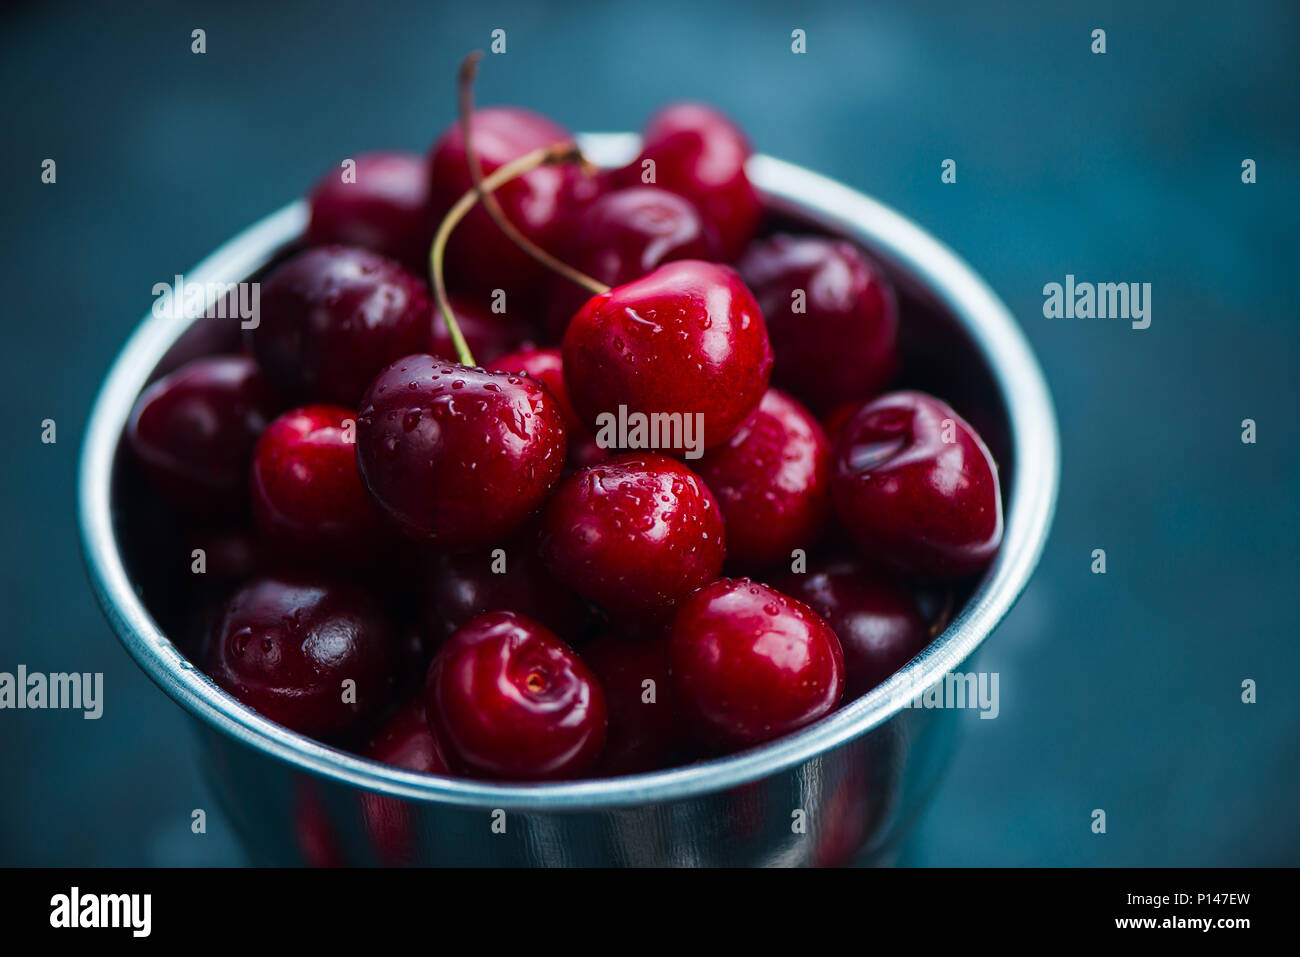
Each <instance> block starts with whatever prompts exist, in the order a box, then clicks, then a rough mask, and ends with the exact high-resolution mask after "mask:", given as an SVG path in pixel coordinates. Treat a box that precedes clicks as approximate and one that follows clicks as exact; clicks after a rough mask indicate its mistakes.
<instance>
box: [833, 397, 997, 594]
mask: <svg viewBox="0 0 1300 957" xmlns="http://www.w3.org/2000/svg"><path fill="white" fill-rule="evenodd" d="M831 497H832V501H833V502H834V505H835V511H836V513H837V514H838V515H839V517H840V520H841V521H842V522H843V523H844V525H845V527H846V528H847V529H848V531H849V532H850V534H851V535H852V536H853V538H854V540H855V541H856V542H857V544H858V546H859V548H861V549H862V552H863V554H864V555H866V556H867V557H868V558H869V559H871V560H872V561H876V562H880V563H883V564H886V565H889V566H892V567H893V568H896V569H898V570H900V571H903V572H905V573H907V574H911V575H917V576H921V577H926V578H940V579H949V578H960V577H963V576H965V575H969V574H971V573H973V572H976V571H978V570H979V569H981V568H983V567H984V565H986V564H987V563H988V562H989V560H990V559H991V558H992V557H993V555H994V554H995V553H996V552H997V549H998V545H999V544H1000V543H1001V541H1002V496H1001V493H1000V491H999V488H998V471H997V466H996V465H995V464H994V462H993V457H992V456H991V455H990V454H989V450H988V448H987V447H986V446H985V445H984V442H983V440H982V439H981V438H980V437H979V435H977V434H976V432H975V430H974V429H972V428H971V427H970V426H969V425H968V424H967V423H966V422H965V420H964V419H962V418H961V417H960V416H958V415H957V413H956V412H954V411H953V410H952V409H951V408H950V407H949V406H948V405H946V404H945V403H943V402H941V401H939V400H938V399H936V398H934V397H933V396H929V395H925V394H923V393H920V392H891V393H888V394H886V395H882V396H880V397H879V398H878V399H875V400H873V401H871V402H868V403H867V404H866V405H864V406H863V407H862V408H860V409H859V410H858V411H857V412H856V413H855V414H854V416H853V418H852V419H850V420H849V421H848V422H846V423H845V424H844V426H843V429H842V431H841V433H840V438H839V441H838V442H837V443H836V447H835V454H834V459H833V464H832V467H831Z"/></svg>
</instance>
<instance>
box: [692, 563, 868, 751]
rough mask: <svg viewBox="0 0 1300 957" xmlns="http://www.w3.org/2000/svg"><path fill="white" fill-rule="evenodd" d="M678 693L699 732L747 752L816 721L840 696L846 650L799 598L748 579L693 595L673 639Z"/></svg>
mask: <svg viewBox="0 0 1300 957" xmlns="http://www.w3.org/2000/svg"><path fill="white" fill-rule="evenodd" d="M669 660H670V662H671V665H672V674H673V689H674V694H675V696H676V697H675V699H674V700H676V701H677V703H678V705H679V706H680V707H681V708H682V711H683V714H684V715H685V717H686V718H687V719H688V721H689V722H690V723H691V726H692V727H693V729H694V732H695V734H696V735H698V736H699V738H700V739H701V740H703V741H705V742H708V743H711V744H713V745H714V746H716V747H720V748H724V749H726V748H745V747H749V746H751V745H755V744H761V743H762V742H764V741H770V740H772V739H773V738H778V737H780V736H781V735H784V734H788V733H789V732H791V731H794V730H796V729H798V728H801V727H803V726H804V725H807V724H811V723H812V722H813V721H816V720H817V719H818V718H821V717H823V716H825V715H827V714H830V712H832V711H834V710H835V706H836V705H837V704H838V703H839V700H840V697H841V696H842V695H843V693H844V653H843V652H842V651H841V649H840V643H839V640H838V639H837V638H836V637H835V632H833V631H832V630H831V628H830V626H829V625H827V624H826V622H824V621H822V620H821V619H820V618H819V617H817V614H816V613H815V612H814V611H813V610H812V609H811V608H809V607H808V606H807V605H805V604H804V603H803V602H800V601H796V600H795V599H793V598H790V597H789V596H787V595H783V594H782V593H781V592H779V591H777V590H776V589H774V588H769V587H768V586H766V585H760V584H758V583H757V582H754V581H751V580H750V579H748V578H739V579H733V578H720V579H718V580H717V581H715V582H713V583H711V584H709V585H706V586H705V587H704V588H701V589H700V590H699V591H697V592H696V593H695V594H694V595H692V596H691V597H690V598H689V599H687V600H686V601H685V602H684V603H683V604H682V606H681V608H680V609H678V611H677V616H676V618H674V619H673V631H672V639H671V642H670V645H669Z"/></svg>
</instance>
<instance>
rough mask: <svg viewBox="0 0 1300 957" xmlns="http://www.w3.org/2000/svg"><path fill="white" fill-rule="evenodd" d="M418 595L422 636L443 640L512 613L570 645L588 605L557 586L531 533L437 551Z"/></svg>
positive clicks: (583, 626) (584, 620)
mask: <svg viewBox="0 0 1300 957" xmlns="http://www.w3.org/2000/svg"><path fill="white" fill-rule="evenodd" d="M418 590H419V593H420V596H421V599H422V601H423V603H424V620H425V632H426V633H427V634H429V635H431V636H434V637H436V638H439V639H441V638H444V637H446V636H447V635H450V634H451V633H452V632H453V631H455V630H456V629H457V628H459V627H461V626H462V625H464V624H465V623H466V622H468V621H470V620H471V619H474V618H477V617H478V616H479V615H483V614H486V613H487V612H490V611H515V612H519V613H520V614H521V615H527V616H528V617H529V618H532V619H534V620H536V621H539V622H541V623H542V624H543V625H545V626H546V627H547V628H549V629H551V630H552V631H553V632H555V633H556V634H557V635H559V636H560V637H561V638H563V639H564V640H565V641H567V642H569V643H570V644H574V643H576V642H577V641H579V640H580V639H581V638H582V637H583V633H584V632H585V631H586V628H587V619H588V613H587V607H586V605H584V604H583V602H582V600H581V599H580V598H579V597H578V596H577V595H576V594H574V592H573V591H572V590H571V589H569V588H567V587H566V586H564V585H561V584H560V583H559V582H558V581H556V580H555V578H554V577H553V576H552V575H551V573H550V572H549V571H548V570H547V569H546V566H545V565H544V564H543V563H542V560H541V558H540V557H539V556H538V554H537V543H536V536H535V535H528V534H523V535H518V536H515V538H513V539H511V541H509V542H507V543H505V544H503V545H500V546H497V547H495V548H488V547H486V546H483V547H480V548H477V549H472V550H467V551H460V552H440V553H438V554H437V555H434V556H432V557H431V558H430V559H429V561H428V563H427V566H426V568H425V571H424V578H423V581H422V582H421V583H420V585H419V588H418Z"/></svg>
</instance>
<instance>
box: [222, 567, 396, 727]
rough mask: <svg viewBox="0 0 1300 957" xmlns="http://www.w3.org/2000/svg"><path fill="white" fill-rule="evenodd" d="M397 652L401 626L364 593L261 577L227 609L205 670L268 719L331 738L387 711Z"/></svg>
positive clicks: (343, 585) (331, 585)
mask: <svg viewBox="0 0 1300 957" xmlns="http://www.w3.org/2000/svg"><path fill="white" fill-rule="evenodd" d="M397 656H398V634H397V630H396V628H395V627H394V625H393V623H392V621H391V620H390V619H389V618H388V615H387V613H386V612H385V611H384V609H383V608H382V607H381V606H380V605H379V603H378V602H376V601H375V599H373V598H372V597H370V595H369V594H368V593H367V592H366V591H365V590H364V589H361V588H358V587H356V586H354V585H351V584H346V583H327V582H324V581H315V580H310V579H286V578H262V579H258V580H257V581H254V582H251V583H249V584H248V585H246V586H244V587H243V588H241V589H240V590H239V591H238V592H236V593H235V595H234V596H233V597H232V598H231V599H230V601H229V602H228V603H227V604H226V608H225V611H224V613H223V614H222V616H221V619H220V621H219V622H218V624H217V626H216V630H215V632H214V634H213V640H212V642H211V644H210V647H209V652H208V667H207V672H208V674H209V675H211V677H212V679H213V680H214V681H215V682H216V683H217V684H219V685H220V686H221V687H222V688H224V689H225V690H226V691H228V692H229V693H230V694H232V695H234V696H235V697H236V698H238V699H239V700H240V701H242V702H244V704H246V705H249V706H250V707H252V708H254V709H255V710H257V711H258V712H259V713H260V714H262V715H263V716H264V717H267V718H270V719H271V720H272V721H277V722H279V723H280V724H282V725H284V726H285V727H286V728H289V729H290V730H293V731H299V732H302V733H303V734H310V735H329V734H334V733H337V732H339V731H342V730H344V729H346V728H349V727H351V726H354V725H355V724H356V723H357V722H358V721H359V720H361V719H364V718H365V717H367V716H368V715H371V714H374V713H375V712H376V711H379V710H380V709H382V708H383V707H384V705H385V704H386V703H387V702H388V696H389V695H390V694H391V692H392V687H393V679H394V674H393V672H394V669H395V666H396V662H397ZM346 680H351V681H353V682H355V704H352V703H349V702H348V701H345V697H347V696H346V695H345V689H344V686H343V682H344V681H346Z"/></svg>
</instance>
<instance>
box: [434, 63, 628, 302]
mask: <svg viewBox="0 0 1300 957" xmlns="http://www.w3.org/2000/svg"><path fill="white" fill-rule="evenodd" d="M482 59H483V51H482V50H475V51H473V52H472V53H470V54H469V55H468V56H467V57H465V59H464V61H463V62H462V63H461V65H460V84H459V86H460V130H461V138H462V139H463V140H464V141H465V162H466V164H467V165H468V166H469V175H470V176H471V177H472V178H473V180H474V188H475V189H477V190H479V191H480V193H481V195H482V197H483V207H484V209H486V210H487V214H488V215H489V216H491V217H492V222H494V223H496V225H497V228H498V229H500V230H501V232H503V233H505V234H506V237H507V238H509V239H510V241H511V242H513V243H514V244H515V245H516V246H518V247H519V248H520V249H522V250H523V251H524V252H526V253H527V254H528V255H529V256H532V257H533V259H535V260H536V261H537V262H539V263H541V264H542V265H543V266H545V267H546V268H547V269H550V270H551V271H552V272H555V273H557V274H559V275H561V276H563V277H564V278H565V279H568V280H569V281H570V282H574V283H577V284H578V285H579V286H581V287H582V288H583V289H585V290H587V292H589V293H591V294H592V295H593V296H598V295H600V294H601V293H602V292H609V286H607V285H605V284H604V283H603V282H598V281H597V280H595V279H593V278H591V277H590V276H588V275H587V274H585V273H583V272H580V271H578V270H577V269H574V268H573V267H572V266H570V265H569V264H568V263H566V262H562V261H561V260H559V259H556V258H555V257H554V256H552V255H551V254H550V253H548V252H547V251H546V250H545V249H542V248H541V247H540V246H538V245H537V244H536V243H535V242H533V241H532V240H531V239H529V238H528V237H527V236H525V235H524V234H523V233H521V232H520V231H519V229H518V228H517V227H516V226H515V224H514V223H512V222H510V220H509V218H507V216H506V214H505V211H504V210H502V209H501V204H500V203H498V202H497V198H496V197H495V196H493V195H492V194H491V193H490V192H482V189H483V183H484V182H485V181H484V179H483V167H482V165H481V164H480V163H479V160H478V154H477V153H476V152H475V151H474V140H473V137H472V136H471V135H470V133H471V130H472V127H471V125H470V118H471V117H472V116H473V115H474V79H475V77H477V76H478V64H479V61H480V60H482ZM574 150H575V156H574V160H575V161H576V162H577V163H578V164H579V165H580V166H581V167H582V168H583V171H584V172H585V173H587V174H588V175H591V174H594V173H595V171H596V169H595V167H594V166H593V165H592V164H591V162H590V161H589V160H588V159H587V158H586V157H585V156H583V155H582V153H581V152H578V151H577V147H576V146H575V147H574Z"/></svg>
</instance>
